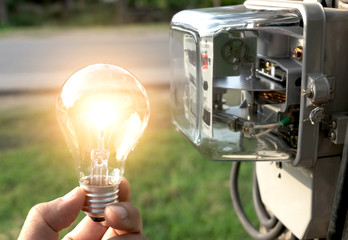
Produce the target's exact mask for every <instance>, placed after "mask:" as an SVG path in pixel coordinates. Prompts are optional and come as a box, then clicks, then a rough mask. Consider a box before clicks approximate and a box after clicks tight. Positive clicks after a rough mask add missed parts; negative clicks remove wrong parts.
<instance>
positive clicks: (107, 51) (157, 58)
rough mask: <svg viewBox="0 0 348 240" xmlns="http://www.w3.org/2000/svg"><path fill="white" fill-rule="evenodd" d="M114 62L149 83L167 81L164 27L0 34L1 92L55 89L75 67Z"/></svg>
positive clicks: (144, 82) (167, 66) (163, 83)
mask: <svg viewBox="0 0 348 240" xmlns="http://www.w3.org/2000/svg"><path fill="white" fill-rule="evenodd" d="M95 63H110V64H115V65H118V66H121V67H123V68H125V69H127V70H128V71H130V72H131V73H133V74H134V75H135V76H136V77H137V78H138V79H139V80H140V81H141V82H142V83H143V84H144V85H145V86H146V85H154V84H156V85H168V84H169V74H170V71H169V34H168V28H166V27H159V28H158V27H126V28H86V29H68V30H62V29H58V30H57V29H56V30H30V31H23V32H16V33H10V34H2V35H0V91H13V90H14V91H16V90H20V91H26V90H52V89H53V90H55V89H58V88H59V87H60V86H61V85H62V84H63V83H64V81H65V80H66V79H67V78H68V77H69V76H70V75H71V74H72V73H74V72H75V71H77V70H79V69H81V68H83V67H85V66H87V65H90V64H95Z"/></svg>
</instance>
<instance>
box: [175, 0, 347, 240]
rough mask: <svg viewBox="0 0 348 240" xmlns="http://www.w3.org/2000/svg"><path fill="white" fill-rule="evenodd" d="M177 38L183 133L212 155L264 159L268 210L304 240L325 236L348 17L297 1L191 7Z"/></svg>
mask: <svg viewBox="0 0 348 240" xmlns="http://www.w3.org/2000/svg"><path fill="white" fill-rule="evenodd" d="M170 41H171V43H170V46H171V65H172V81H171V97H172V111H173V122H174V125H175V126H176V127H177V129H179V130H180V132H182V133H183V134H184V136H186V137H187V138H188V140H189V141H190V142H191V143H193V145H194V146H195V147H196V148H197V149H198V150H199V152H200V153H201V154H202V155H203V156H205V157H206V158H208V159H211V160H236V161H258V162H257V164H256V172H257V178H258V182H259V186H260V193H261V197H262V201H263V202H264V204H265V205H266V206H267V208H268V209H270V211H271V212H272V213H273V214H274V215H276V217H277V218H278V219H279V220H280V221H281V222H282V223H283V224H284V225H285V226H286V227H287V228H288V229H289V230H290V231H291V232H293V233H294V234H295V235H296V236H297V237H298V238H301V239H302V238H304V239H307V238H316V237H325V236H326V234H327V228H328V223H329V219H330V213H331V207H332V203H333V199H334V194H335V186H336V181H337V175H338V171H339V164H340V159H341V155H342V149H343V143H344V137H345V131H346V126H347V120H348V114H347V112H348V95H347V90H348V87H347V76H348V65H347V64H348V12H347V11H340V10H335V9H327V8H323V7H322V6H321V5H320V4H319V3H316V2H297V1H296V2H295V1H246V2H245V3H244V5H238V6H230V7H219V8H208V9H198V10H185V11H182V12H179V13H177V14H176V15H175V16H174V17H173V19H172V22H171V30H170ZM342 63H344V64H342ZM262 161H271V162H262ZM274 161H277V162H283V164H282V165H280V166H282V167H279V164H272V162H274ZM328 169H329V171H328Z"/></svg>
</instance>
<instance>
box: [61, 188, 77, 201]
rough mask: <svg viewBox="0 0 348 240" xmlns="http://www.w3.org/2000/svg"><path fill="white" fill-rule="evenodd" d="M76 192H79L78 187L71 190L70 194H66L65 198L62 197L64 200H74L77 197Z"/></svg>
mask: <svg viewBox="0 0 348 240" xmlns="http://www.w3.org/2000/svg"><path fill="white" fill-rule="evenodd" d="M76 191H77V187H76V188H74V189H73V190H71V191H70V192H68V193H67V194H65V196H64V197H62V199H64V200H69V199H72V198H73V197H74V196H75V195H76Z"/></svg>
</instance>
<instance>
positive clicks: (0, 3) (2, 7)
mask: <svg viewBox="0 0 348 240" xmlns="http://www.w3.org/2000/svg"><path fill="white" fill-rule="evenodd" d="M7 22H8V15H7V3H6V0H0V25H5V24H7Z"/></svg>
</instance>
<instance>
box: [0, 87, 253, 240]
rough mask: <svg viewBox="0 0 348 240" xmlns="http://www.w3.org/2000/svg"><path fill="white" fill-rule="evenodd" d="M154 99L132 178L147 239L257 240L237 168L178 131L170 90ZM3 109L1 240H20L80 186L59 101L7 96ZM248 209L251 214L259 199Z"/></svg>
mask: <svg viewBox="0 0 348 240" xmlns="http://www.w3.org/2000/svg"><path fill="white" fill-rule="evenodd" d="M148 94H149V97H150V100H151V117H150V123H149V126H148V128H147V130H146V131H145V134H144V136H143V137H142V138H141V140H140V142H139V144H138V145H137V147H136V148H135V150H134V151H133V152H132V153H131V154H130V155H129V158H128V160H127V166H126V172H125V176H126V177H127V178H128V180H129V181H130V183H131V192H132V202H133V203H134V204H135V205H136V206H137V207H139V209H140V212H141V215H142V218H143V223H144V234H145V235H146V236H147V237H148V238H149V239H156V240H160V239H163V240H175V239H180V240H182V239H185V240H190V239H202V240H204V239H214V240H219V239H221V240H225V239H236V240H237V239H238V240H240V239H250V238H249V237H248V236H247V234H246V233H245V232H244V230H243V228H242V227H241V225H240V223H239V221H238V219H237V218H236V215H235V214H234V212H233V208H232V204H231V200H230V196H229V172H230V166H231V163H229V162H211V161H208V160H205V159H204V158H203V157H201V156H200V155H199V153H198V152H197V151H196V150H195V149H194V148H193V147H192V146H191V145H190V144H189V143H188V142H187V141H186V140H184V138H183V137H182V136H181V135H180V134H179V133H178V132H177V131H176V130H175V129H174V127H173V126H172V124H171V117H170V113H169V97H168V95H169V94H168V90H166V89H151V90H149V91H148ZM0 103H1V104H0V163H1V167H0V194H1V195H0V203H1V204H0V239H16V238H17V236H18V233H19V231H20V228H21V226H22V224H23V221H24V219H25V216H26V214H27V212H28V211H29V209H30V208H31V207H32V206H33V205H34V204H36V203H39V202H43V201H49V200H52V199H54V198H57V197H59V196H62V195H64V194H65V193H67V192H68V191H70V190H71V189H72V188H74V187H75V186H76V185H77V184H78V181H77V178H76V177H75V170H74V167H73V165H74V164H73V161H72V158H71V155H70V153H69V151H68V148H67V147H66V145H65V142H64V140H63V138H62V134H61V132H60V129H59V128H58V124H57V121H56V115H55V96H54V94H40V95H17V96H0ZM245 165H246V166H245V167H243V168H242V173H241V174H242V176H241V177H242V178H243V180H244V181H242V184H241V187H242V188H243V189H246V190H250V183H251V180H250V175H251V168H252V165H251V164H245ZM244 202H245V204H246V208H247V210H248V211H251V210H252V205H251V197H250V196H246V197H244ZM83 216H84V213H81V214H80V216H79V219H81V218H82V217H83ZM76 223H77V221H76V222H75V224H76ZM65 233H66V231H65ZM63 234H64V233H63Z"/></svg>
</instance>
